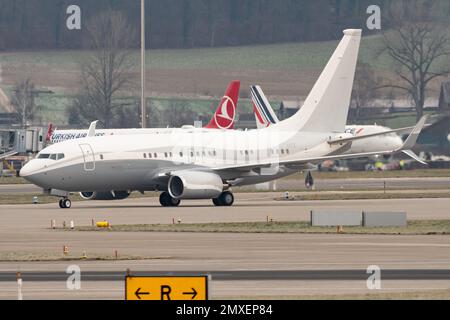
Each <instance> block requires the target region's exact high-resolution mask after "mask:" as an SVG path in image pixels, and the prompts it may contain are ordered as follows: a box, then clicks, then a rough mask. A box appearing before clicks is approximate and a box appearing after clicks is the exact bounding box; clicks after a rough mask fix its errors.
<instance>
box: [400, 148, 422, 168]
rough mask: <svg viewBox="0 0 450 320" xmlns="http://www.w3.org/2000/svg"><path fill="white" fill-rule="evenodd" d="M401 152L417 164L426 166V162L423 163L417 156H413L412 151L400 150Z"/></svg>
mask: <svg viewBox="0 0 450 320" xmlns="http://www.w3.org/2000/svg"><path fill="white" fill-rule="evenodd" d="M402 152H403V153H404V154H406V155H407V156H408V157H411V158H413V159H414V160H416V161H417V162H419V163H421V164H424V165H428V163H427V162H425V161H423V160H422V159H420V158H419V156H418V155H417V154H415V153H414V152H413V151H412V150H402Z"/></svg>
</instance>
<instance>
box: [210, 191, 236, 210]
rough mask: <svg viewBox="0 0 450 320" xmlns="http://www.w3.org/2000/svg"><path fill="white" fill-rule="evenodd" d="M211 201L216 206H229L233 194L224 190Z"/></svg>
mask: <svg viewBox="0 0 450 320" xmlns="http://www.w3.org/2000/svg"><path fill="white" fill-rule="evenodd" d="M212 202H213V203H214V205H215V206H218V207H220V206H224V207H229V206H231V205H233V202H234V196H233V194H232V193H231V192H230V191H224V192H222V193H221V194H220V195H219V196H218V197H217V198H214V199H212Z"/></svg>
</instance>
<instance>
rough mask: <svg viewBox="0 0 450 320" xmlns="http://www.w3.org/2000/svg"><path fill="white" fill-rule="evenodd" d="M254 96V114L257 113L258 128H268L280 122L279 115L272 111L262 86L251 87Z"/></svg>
mask: <svg viewBox="0 0 450 320" xmlns="http://www.w3.org/2000/svg"><path fill="white" fill-rule="evenodd" d="M250 92H251V96H252V104H253V112H254V113H255V118H256V126H257V128H258V129H259V128H264V127H268V126H270V125H271V124H275V123H277V122H279V120H278V117H277V115H276V114H275V112H274V111H273V109H272V106H271V105H270V103H269V101H268V100H267V97H266V96H265V94H264V92H263V91H262V89H261V87H260V86H250Z"/></svg>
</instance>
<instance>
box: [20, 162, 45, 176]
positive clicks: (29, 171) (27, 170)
mask: <svg viewBox="0 0 450 320" xmlns="http://www.w3.org/2000/svg"><path fill="white" fill-rule="evenodd" d="M41 168H42V165H41V164H40V163H39V160H31V161H29V162H28V163H27V164H25V165H24V166H23V167H22V169H20V172H19V175H20V176H21V177H23V178H26V177H29V176H31V175H33V174H34V173H36V171H37V170H39V169H41Z"/></svg>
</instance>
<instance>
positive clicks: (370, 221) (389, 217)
mask: <svg viewBox="0 0 450 320" xmlns="http://www.w3.org/2000/svg"><path fill="white" fill-rule="evenodd" d="M362 216H363V226H364V227H406V225H407V217H406V212H363V214H362Z"/></svg>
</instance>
